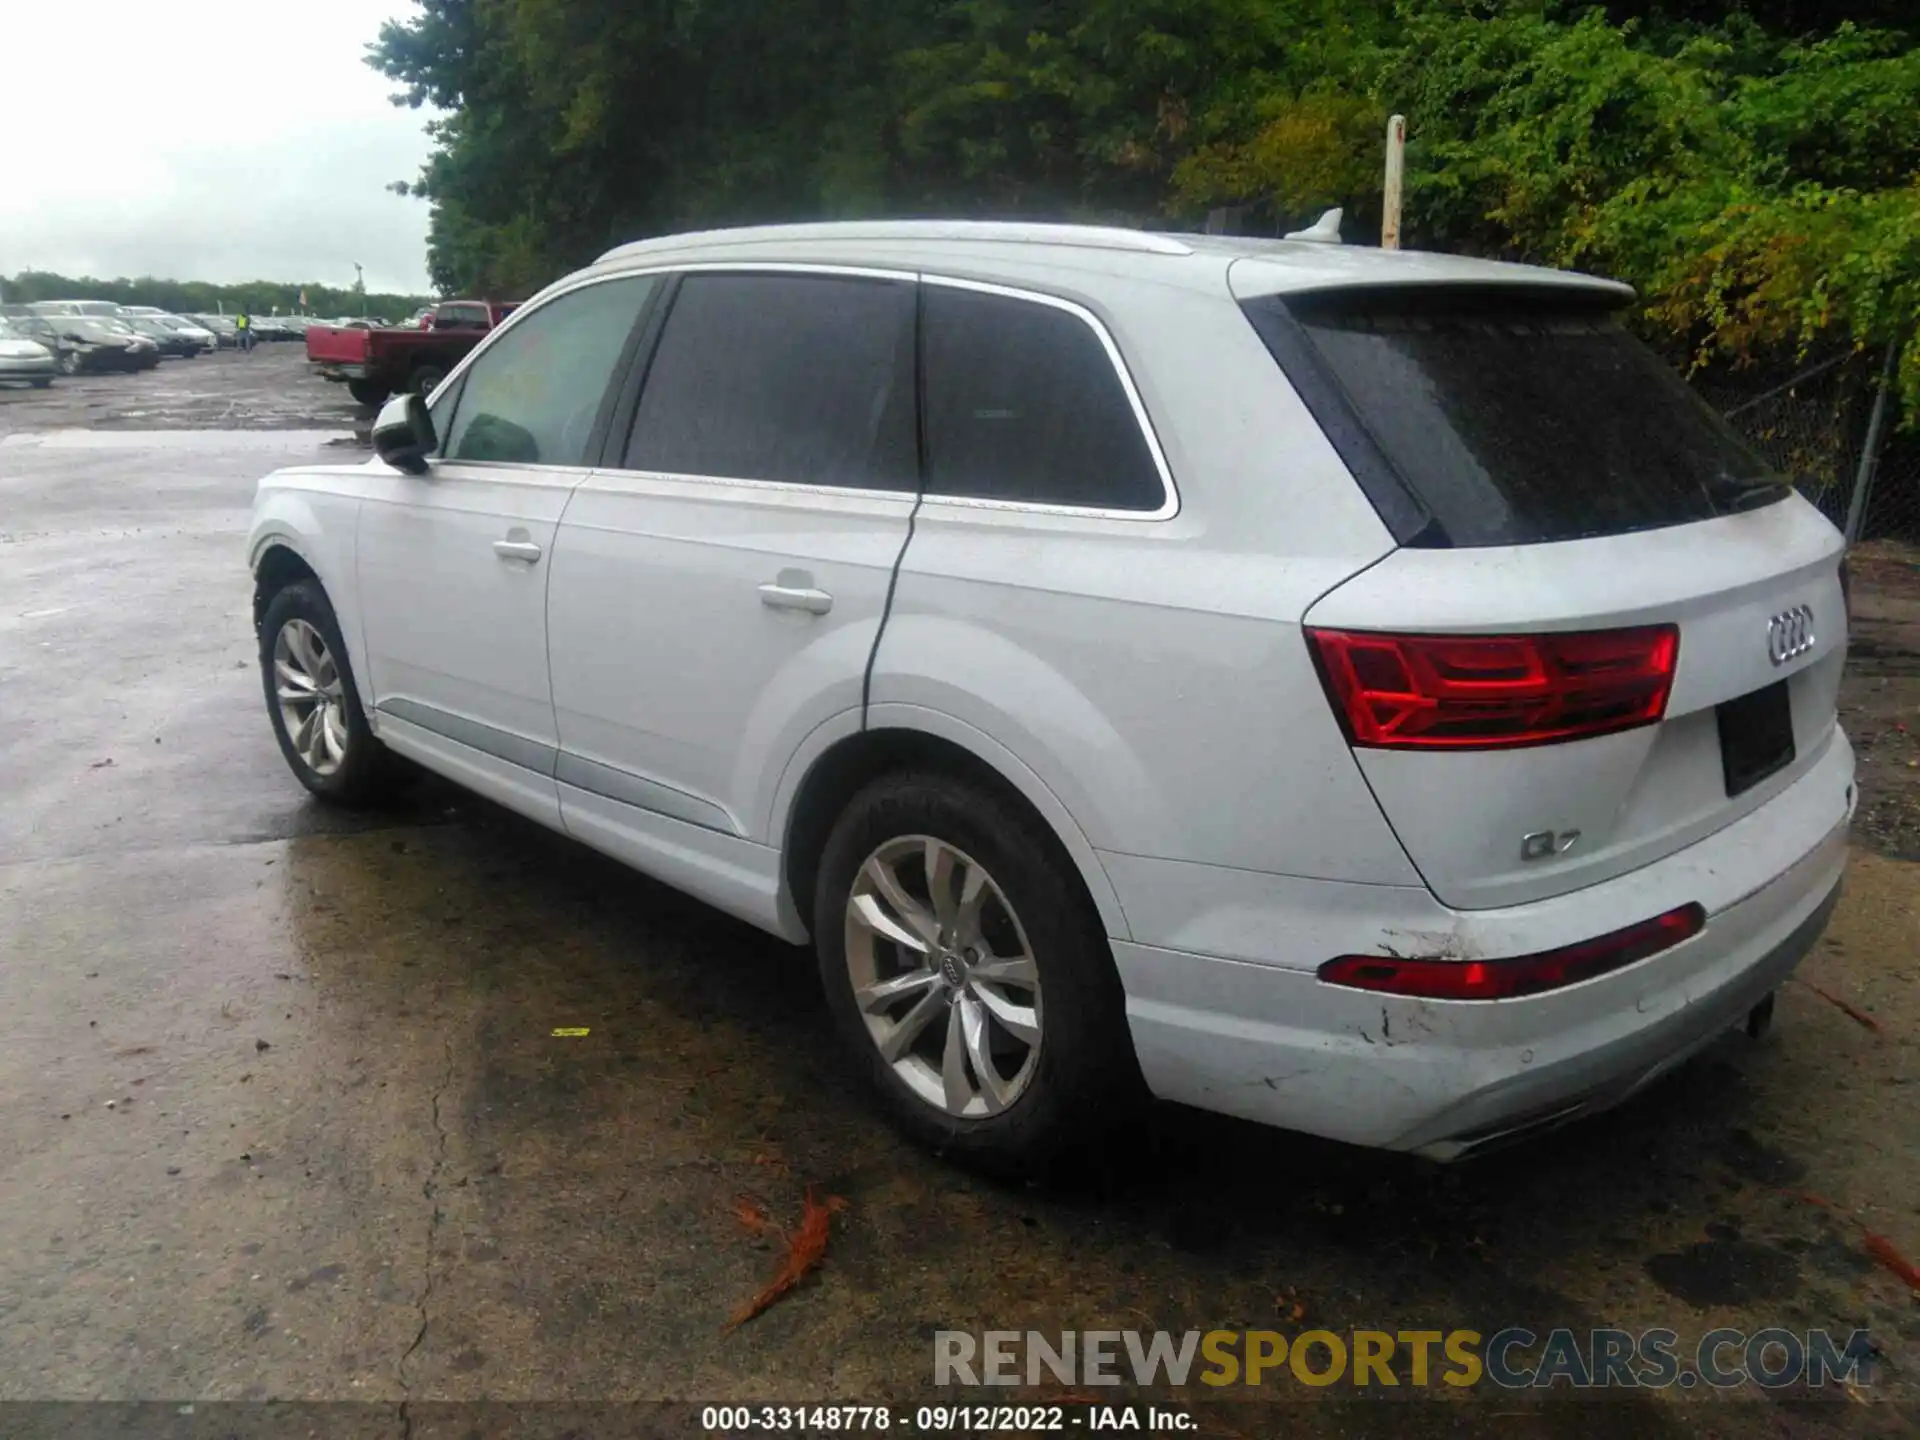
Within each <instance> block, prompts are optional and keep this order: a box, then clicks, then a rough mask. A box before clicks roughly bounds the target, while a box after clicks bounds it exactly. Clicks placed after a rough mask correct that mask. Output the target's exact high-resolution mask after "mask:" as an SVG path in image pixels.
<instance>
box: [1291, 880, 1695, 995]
mask: <svg viewBox="0 0 1920 1440" xmlns="http://www.w3.org/2000/svg"><path fill="white" fill-rule="evenodd" d="M1706 923H1707V912H1706V911H1705V910H1704V909H1702V908H1701V907H1700V906H1699V905H1697V904H1693V905H1682V906H1680V907H1679V908H1678V909H1677V910H1669V911H1667V913H1666V914H1664V915H1656V916H1655V917H1654V918H1653V919H1651V920H1643V921H1641V922H1640V923H1639V924H1638V925H1629V926H1628V927H1627V928H1626V929H1624V930H1615V931H1614V932H1613V933H1612V934H1610V935H1602V936H1600V937H1599V938H1598V939H1596V940H1583V941H1581V942H1580V943H1579V944H1577V945H1564V946H1562V947H1561V948H1560V949H1558V950H1546V951H1542V952H1541V953H1540V954H1538V955H1518V956H1514V957H1511V958H1509V959H1504V960H1435V959H1412V960H1400V959H1396V958H1394V957H1393V956H1391V955H1342V956H1340V957H1339V958H1338V959H1337V960H1329V961H1327V963H1326V964H1324V965H1322V966H1321V967H1320V970H1319V975H1320V978H1321V979H1322V980H1324V981H1326V982H1327V983H1328V984H1330V985H1345V986H1348V987H1349V988H1352V989H1355V990H1377V991H1379V992H1381V993H1382V994H1387V995H1409V996H1413V997H1415V998H1416V999H1421V1000H1511V999H1514V998H1516V997H1518V996H1521V995H1538V994H1540V993H1541V992H1542V991H1546V990H1559V989H1561V988H1563V987H1565V986H1568V985H1578V984H1579V983H1580V982H1581V981H1582V980H1591V979H1593V978H1594V977H1595V976H1596V975H1605V974H1607V973H1608V972H1609V971H1613V970H1620V969H1624V968H1625V967H1626V966H1628V965H1632V964H1634V963H1635V962H1636V961H1639V960H1645V959H1646V958H1648V957H1649V956H1651V955H1658V954H1659V953H1660V952H1661V951H1662V950H1669V949H1672V948H1673V947H1674V946H1675V945H1678V944H1679V943H1680V942H1681V941H1682V940H1688V939H1691V938H1692V937H1693V936H1695V935H1698V934H1699V933H1700V931H1701V930H1702V929H1704V928H1705V926H1706Z"/></svg>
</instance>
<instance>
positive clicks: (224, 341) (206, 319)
mask: <svg viewBox="0 0 1920 1440" xmlns="http://www.w3.org/2000/svg"><path fill="white" fill-rule="evenodd" d="M186 318H187V319H189V320H191V321H192V322H193V323H194V324H196V325H198V326H200V327H201V329H203V330H209V331H211V332H212V333H213V337H214V339H215V341H216V342H218V344H219V346H220V348H221V349H222V350H232V349H234V348H235V347H236V346H238V345H239V343H240V331H239V330H238V328H236V327H235V325H234V323H233V321H231V320H229V319H228V318H227V317H226V316H224V315H200V314H194V315H189V316H187V317H186Z"/></svg>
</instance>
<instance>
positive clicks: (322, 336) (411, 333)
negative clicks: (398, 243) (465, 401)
mask: <svg viewBox="0 0 1920 1440" xmlns="http://www.w3.org/2000/svg"><path fill="white" fill-rule="evenodd" d="M513 310H514V306H513V304H512V303H503V302H500V301H494V300H449V301H446V302H445V303H443V304H440V305H436V306H434V307H433V314H432V316H431V325H430V328H427V329H423V330H416V329H413V328H412V327H410V326H404V325H391V326H390V325H376V326H371V327H368V326H362V325H360V324H359V323H358V322H354V323H352V324H348V325H328V326H316V327H315V328H314V329H311V330H309V331H308V332H307V361H308V363H309V364H310V365H311V366H312V367H313V369H314V370H315V371H317V372H318V373H319V374H320V375H322V376H324V377H325V378H326V379H328V380H334V381H340V382H343V383H344V384H345V385H346V387H347V391H348V393H349V394H351V395H352V396H353V398H354V399H355V400H358V401H359V402H360V403H361V404H362V405H378V404H379V403H380V402H381V401H382V400H385V399H386V398H387V397H388V396H389V395H394V394H398V393H399V392H401V391H403V390H411V391H413V392H415V393H416V394H420V395H427V394H431V393H432V391H433V388H434V386H436V385H438V384H439V383H440V382H441V381H442V380H444V379H445V378H446V375H447V372H448V371H449V370H451V369H452V368H453V367H454V366H455V365H457V364H459V363H460V361H461V360H462V359H464V358H465V357H466V354H467V352H468V351H470V350H471V349H473V347H474V346H476V345H478V344H479V343H480V342H481V340H483V339H485V338H486V335H487V333H488V332H489V331H490V330H492V329H493V327H494V326H496V325H498V324H500V323H501V321H503V320H504V319H505V318H506V317H507V316H508V315H510V314H512V313H513Z"/></svg>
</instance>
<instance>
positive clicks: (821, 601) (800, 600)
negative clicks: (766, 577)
mask: <svg viewBox="0 0 1920 1440" xmlns="http://www.w3.org/2000/svg"><path fill="white" fill-rule="evenodd" d="M812 581H813V577H812V576H811V575H807V574H804V573H802V574H799V575H795V574H793V573H791V572H789V571H784V570H783V571H781V573H780V578H779V579H778V580H775V581H772V582H770V583H768V584H765V585H762V586H761V587H760V603H761V604H762V605H765V606H766V607H767V608H768V609H770V610H804V611H806V612H807V613H808V614H809V615H824V614H826V613H827V612H828V611H829V610H831V609H832V608H833V596H831V595H829V594H828V593H827V592H826V591H824V590H816V589H815V588H814V587H813V584H812Z"/></svg>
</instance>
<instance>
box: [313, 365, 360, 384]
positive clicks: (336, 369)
mask: <svg viewBox="0 0 1920 1440" xmlns="http://www.w3.org/2000/svg"><path fill="white" fill-rule="evenodd" d="M307 365H308V368H310V369H311V370H312V371H313V372H314V373H315V374H317V375H319V376H320V377H321V379H323V380H336V381H346V380H364V379H366V378H367V367H366V366H364V365H347V364H343V363H341V362H340V361H337V360H309V361H308V362H307Z"/></svg>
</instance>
